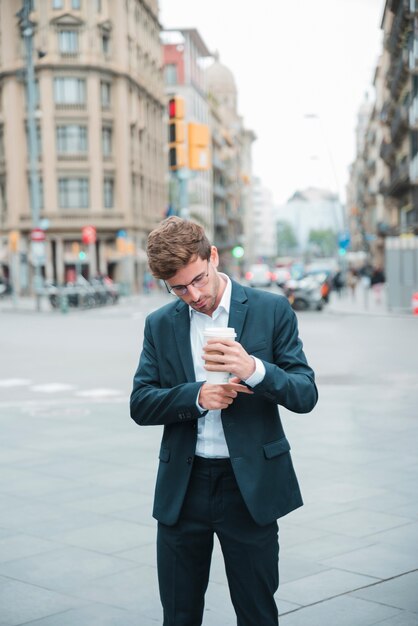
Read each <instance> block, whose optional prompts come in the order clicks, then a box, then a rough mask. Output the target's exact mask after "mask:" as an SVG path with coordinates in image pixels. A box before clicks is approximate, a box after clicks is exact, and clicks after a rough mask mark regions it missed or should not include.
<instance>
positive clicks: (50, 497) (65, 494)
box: [38, 483, 113, 505]
mask: <svg viewBox="0 0 418 626" xmlns="http://www.w3.org/2000/svg"><path fill="white" fill-rule="evenodd" d="M112 493H113V492H112V491H111V490H110V489H107V488H106V487H98V486H97V485H85V484H82V483H79V484H77V486H74V488H73V489H66V490H65V491H54V492H53V493H47V494H44V495H42V496H40V497H39V498H38V500H40V501H42V502H45V503H47V504H64V505H67V504H71V503H72V502H76V501H77V500H86V499H87V498H99V497H101V496H108V495H111V494H112Z"/></svg>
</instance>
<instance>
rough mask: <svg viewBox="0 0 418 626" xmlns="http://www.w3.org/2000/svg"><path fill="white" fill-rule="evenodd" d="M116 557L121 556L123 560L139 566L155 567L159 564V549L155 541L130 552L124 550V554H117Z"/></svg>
mask: <svg viewBox="0 0 418 626" xmlns="http://www.w3.org/2000/svg"><path fill="white" fill-rule="evenodd" d="M114 556H119V557H120V558H121V559H127V560H128V561H133V562H134V563H137V564H138V565H149V566H151V567H152V566H155V564H156V562H157V548H156V545H155V541H153V542H152V543H146V544H144V545H141V546H138V547H136V548H131V549H130V550H123V551H122V552H115V553H114Z"/></svg>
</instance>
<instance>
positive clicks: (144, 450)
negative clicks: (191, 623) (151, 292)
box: [0, 295, 418, 626]
mask: <svg viewBox="0 0 418 626" xmlns="http://www.w3.org/2000/svg"><path fill="white" fill-rule="evenodd" d="M163 301H164V302H165V301H166V296H165V295H158V296H148V297H147V296H145V297H142V298H131V299H125V300H123V301H122V303H121V304H120V305H118V306H115V307H107V308H103V309H95V310H91V311H80V312H77V311H70V312H69V313H68V314H62V313H60V312H56V311H55V312H53V311H51V312H50V311H44V312H42V313H36V312H35V311H33V310H31V311H29V310H20V311H19V312H15V313H13V312H7V311H4V310H3V312H0V350H1V355H2V358H1V359H0V434H1V437H0V466H1V468H2V471H1V472H0V626H19V625H23V624H27V625H31V626H35V625H37V626H87V624H88V625H89V626H91V625H94V626H131V625H132V626H133V625H134V624H135V625H136V626H151V625H152V624H154V625H155V624H161V610H160V606H159V601H158V589H157V581H156V570H155V555H154V539H155V524H154V521H153V519H152V518H151V504H152V494H153V488H154V478H155V471H156V467H157V451H158V444H159V438H160V434H161V431H160V429H159V428H140V427H138V426H137V425H136V424H134V423H133V422H132V421H131V420H130V418H129V411H128V396H129V392H130V388H131V380H132V375H133V373H134V370H135V367H136V364H137V359H138V355H139V351H140V347H141V343H142V329H143V323H144V319H145V315H146V314H147V313H148V312H149V311H150V310H152V309H153V308H155V307H157V306H159V305H160V304H161V303H162V302H163ZM298 318H299V325H300V333H301V336H302V339H303V342H304V347H305V351H306V354H307V356H308V359H309V361H310V364H311V365H312V366H313V368H314V369H315V371H316V373H317V381H318V386H319V391H320V401H319V403H318V405H317V407H316V408H315V410H314V411H313V412H312V413H311V414H309V415H293V414H291V413H289V412H287V411H283V418H284V423H285V429H286V432H287V435H288V438H289V439H290V441H291V444H292V454H293V461H294V464H295V466H296V470H297V473H298V476H299V478H300V483H301V488H302V492H303V495H304V499H305V506H304V507H303V508H302V509H300V510H298V511H296V512H294V513H292V514H291V515H289V516H288V517H286V518H285V519H284V520H281V521H280V539H281V566H280V579H281V586H280V589H279V592H278V604H279V609H280V612H281V615H282V617H281V620H280V623H281V624H283V625H284V626H302V625H304V626H305V625H306V624H309V625H310V626H316V625H318V626H319V625H320V626H324V625H328V624H332V625H333V626H369V625H371V624H384V625H386V626H416V624H417V623H418V600H417V594H416V589H417V588H418V505H417V497H416V493H417V488H416V485H417V483H418V459H417V454H416V450H417V443H418V415H417V409H416V407H417V405H418V390H417V385H416V381H417V380H418V359H417V355H416V350H417V348H416V347H417V346H418V320H417V319H416V318H413V317H412V316H411V317H401V316H392V315H385V314H373V312H370V311H368V314H367V315H366V314H364V315H363V314H361V310H360V309H359V310H358V311H355V310H350V312H348V313H347V312H344V311H343V310H342V309H341V307H339V308H338V307H332V306H330V307H328V308H327V309H326V310H325V311H323V312H321V313H318V312H309V313H300V314H298ZM234 623H235V622H234V616H233V611H232V608H231V606H230V601H229V598H228V591H227V586H226V581H225V575H224V572H223V566H222V560H221V558H220V556H219V550H218V548H217V549H216V551H215V558H214V562H213V567H212V572H211V582H210V586H209V590H208V594H207V603H206V610H205V619H204V626H232V625H233V624H234Z"/></svg>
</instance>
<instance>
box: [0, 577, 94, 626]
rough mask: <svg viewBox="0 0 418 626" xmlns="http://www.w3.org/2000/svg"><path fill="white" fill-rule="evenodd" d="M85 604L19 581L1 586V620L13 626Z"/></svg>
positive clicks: (11, 581)
mask: <svg viewBox="0 0 418 626" xmlns="http://www.w3.org/2000/svg"><path fill="white" fill-rule="evenodd" d="M83 604H85V603H84V602H83V601H81V600H79V599H77V598H74V597H71V596H68V595H64V594H62V593H56V592H55V591H51V590H48V589H42V588H41V587H37V586H33V585H29V584H26V583H22V582H20V581H17V580H10V581H8V582H7V583H5V584H3V585H0V609H1V618H0V619H2V620H5V622H6V623H7V624H10V625H11V626H17V625H18V624H23V623H26V622H28V621H29V620H33V619H38V618H42V617H46V616H48V615H52V614H54V613H58V612H59V611H65V610H67V609H70V608H73V607H77V606H81V605H83Z"/></svg>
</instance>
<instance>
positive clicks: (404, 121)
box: [390, 105, 408, 144]
mask: <svg viewBox="0 0 418 626" xmlns="http://www.w3.org/2000/svg"><path fill="white" fill-rule="evenodd" d="M407 130H408V109H407V108H406V106H404V105H401V106H400V107H398V108H397V109H396V111H395V115H394V116H393V120H392V124H391V125H390V134H391V137H392V141H393V143H395V144H399V143H400V140H401V139H402V137H403V136H404V134H405V132H406V131H407Z"/></svg>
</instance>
